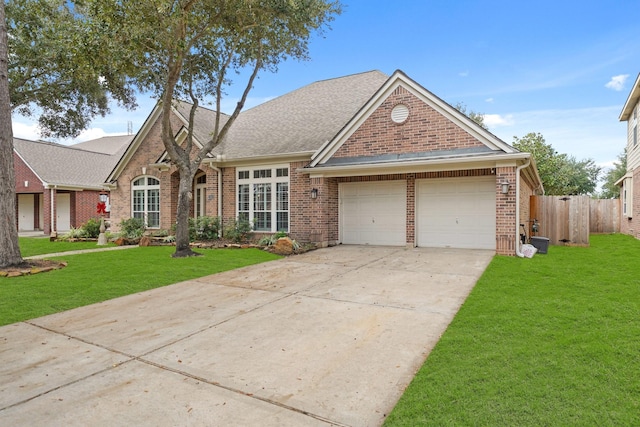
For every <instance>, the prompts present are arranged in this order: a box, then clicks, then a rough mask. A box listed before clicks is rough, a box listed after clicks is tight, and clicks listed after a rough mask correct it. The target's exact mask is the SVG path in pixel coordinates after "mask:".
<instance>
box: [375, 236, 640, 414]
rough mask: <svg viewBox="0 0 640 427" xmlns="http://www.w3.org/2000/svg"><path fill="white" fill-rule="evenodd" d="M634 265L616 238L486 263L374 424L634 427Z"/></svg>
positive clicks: (638, 306)
mask: <svg viewBox="0 0 640 427" xmlns="http://www.w3.org/2000/svg"><path fill="white" fill-rule="evenodd" d="M639 259H640V241H638V240H636V239H634V238H632V237H630V236H625V235H592V236H591V246H590V247H588V248H578V247H557V246H552V247H551V248H549V254H548V255H536V256H535V257H534V258H533V259H518V258H513V257H503V256H496V257H495V258H494V259H493V261H492V262H491V264H490V265H489V267H488V268H487V270H486V271H485V273H484V275H483V276H482V277H481V278H480V280H479V281H478V283H477V284H476V286H475V288H474V289H473V291H472V292H471V294H470V295H469V297H468V298H467V300H466V302H465V303H464V305H463V306H462V308H461V310H460V311H459V313H458V314H457V315H456V317H455V319H454V320H453V322H452V323H451V325H450V326H449V328H448V329H447V331H446V332H445V333H444V335H443V336H442V338H441V339H440V341H439V342H438V344H437V345H436V347H435V348H434V350H433V351H432V352H431V354H430V355H429V357H428V359H427V360H426V362H425V363H424V365H423V366H422V368H421V369H420V371H419V372H418V374H417V375H416V377H415V378H414V380H413V382H412V383H411V385H410V386H409V387H408V388H407V390H406V391H405V393H404V395H403V396H402V398H401V399H400V401H399V403H398V405H397V406H396V408H395V409H394V410H393V411H392V413H391V414H390V415H389V417H388V419H387V421H386V423H385V425H386V426H400V425H401V426H416V425H432V426H454V425H455V426H462V425H464V426H468V425H473V426H556V425H584V426H591V425H601V426H622V425H626V426H627V425H628V426H631V425H640V380H639V378H640V268H639V267H638V265H639V264H638V260H639ZM416 333H419V332H416Z"/></svg>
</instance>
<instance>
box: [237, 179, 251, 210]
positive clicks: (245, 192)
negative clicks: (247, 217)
mask: <svg viewBox="0 0 640 427" xmlns="http://www.w3.org/2000/svg"><path fill="white" fill-rule="evenodd" d="M238 212H247V213H248V212H249V184H242V185H238Z"/></svg>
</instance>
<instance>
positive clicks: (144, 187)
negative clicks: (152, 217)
mask: <svg viewBox="0 0 640 427" xmlns="http://www.w3.org/2000/svg"><path fill="white" fill-rule="evenodd" d="M142 178H144V180H145V183H144V184H143V185H136V181H138V180H140V179H142ZM149 178H151V179H154V180H156V181H158V184H152V185H150V184H149ZM160 189H161V181H160V178H158V177H156V176H153V175H139V176H136V177H135V178H133V179H132V180H131V194H130V196H131V199H130V200H131V218H135V215H136V213H137V212H142V216H143V219H144V225H145V227H147V228H150V229H153V230H157V229H159V228H160V224H161V211H162V207H161V203H160V196H161V191H160ZM150 190H157V191H158V211H157V213H158V226H157V227H151V226H149V213H156V211H150V210H149V209H148V207H149V191H150ZM135 191H144V200H143V205H144V210H142V211H136V210H135V199H134V194H135Z"/></svg>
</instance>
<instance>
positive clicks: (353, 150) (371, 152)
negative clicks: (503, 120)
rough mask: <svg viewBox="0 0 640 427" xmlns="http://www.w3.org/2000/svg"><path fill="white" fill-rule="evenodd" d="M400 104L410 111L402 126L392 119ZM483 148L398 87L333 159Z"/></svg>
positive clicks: (475, 140)
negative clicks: (394, 110)
mask: <svg viewBox="0 0 640 427" xmlns="http://www.w3.org/2000/svg"><path fill="white" fill-rule="evenodd" d="M398 104H404V105H406V106H407V107H408V108H409V117H408V118H407V120H406V121H404V122H403V123H400V124H398V123H394V122H393V121H392V120H391V110H392V109H393V107H395V106H396V105H398ZM480 146H484V145H483V144H482V143H481V142H480V141H478V140H477V139H475V138H474V137H473V136H471V135H470V134H468V133H467V132H465V131H464V130H463V129H461V128H460V127H458V126H457V125H456V124H454V123H452V122H451V121H450V120H449V119H447V118H446V117H444V116H443V115H442V114H440V113H439V112H437V111H436V110H434V109H433V108H431V107H430V106H428V105H426V104H425V103H423V102H422V101H421V100H420V99H418V98H417V97H416V96H414V95H412V94H411V93H410V92H408V91H407V90H406V89H404V88H402V87H399V88H398V89H396V90H395V91H394V92H393V94H391V95H390V96H389V97H388V98H387V99H386V100H385V101H384V102H383V103H382V105H380V106H379V107H378V109H377V110H376V111H374V112H373V113H372V114H371V116H369V117H368V118H367V120H366V121H365V122H364V123H363V124H362V125H361V126H360V127H359V128H358V130H356V131H355V132H354V133H353V135H351V136H350V137H349V139H348V140H347V141H345V143H344V144H343V145H342V146H341V147H340V148H339V149H338V151H337V152H336V153H335V155H334V157H356V156H375V155H381V154H387V153H393V154H396V153H415V152H424V151H437V150H449V149H456V148H468V147H480Z"/></svg>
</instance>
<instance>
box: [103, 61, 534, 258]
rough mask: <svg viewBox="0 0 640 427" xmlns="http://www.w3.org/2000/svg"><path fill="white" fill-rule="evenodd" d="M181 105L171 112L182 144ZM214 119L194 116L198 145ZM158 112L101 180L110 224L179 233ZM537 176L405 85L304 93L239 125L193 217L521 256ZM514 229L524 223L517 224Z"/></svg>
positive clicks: (336, 237) (369, 76) (306, 238)
mask: <svg viewBox="0 0 640 427" xmlns="http://www.w3.org/2000/svg"><path fill="white" fill-rule="evenodd" d="M189 107H190V105H189V104H186V103H180V102H177V103H176V104H175V105H174V106H173V112H174V117H173V129H174V130H177V131H176V132H177V135H178V137H179V138H180V136H181V135H180V134H182V135H184V133H185V132H186V126H187V123H188V121H187V119H186V118H187V117H188V111H189ZM214 115H215V113H214V112H213V111H211V110H208V109H205V108H199V109H198V112H197V114H196V123H195V127H194V130H193V134H194V135H193V136H194V138H195V140H196V141H205V140H206V139H207V137H208V135H210V134H211V130H212V126H213V117H214ZM159 119H160V109H159V107H158V106H156V107H155V108H154V110H153V111H152V112H151V114H150V115H149V117H148V118H147V120H146V122H145V123H144V125H143V126H142V128H141V130H140V131H139V132H138V134H137V135H136V136H135V138H134V139H133V141H132V142H131V145H130V146H129V148H128V149H127V151H126V152H125V153H124V155H123V156H122V159H121V161H120V162H119V163H118V164H117V166H116V167H115V168H114V170H113V171H112V172H111V174H110V175H109V178H108V180H107V184H108V185H109V186H110V190H111V198H112V202H111V203H112V210H111V217H112V224H114V225H116V224H117V223H118V222H119V221H120V220H121V219H124V218H129V217H132V216H137V217H140V218H145V220H146V221H147V225H148V226H149V227H150V228H159V229H169V228H170V227H171V225H172V224H173V223H174V222H175V216H176V214H175V210H176V206H177V185H178V176H177V172H176V168H175V167H174V166H172V165H171V164H170V162H169V160H168V159H167V155H166V153H165V150H164V147H163V145H162V142H161V139H160V134H161V124H160V121H159ZM539 190H540V191H541V190H542V184H541V181H540V178H539V176H538V173H537V170H536V168H535V164H534V163H533V159H532V158H531V155H530V154H529V153H522V152H519V151H518V150H516V149H515V148H513V147H511V146H510V145H508V144H506V143H505V142H503V141H502V140H500V139H499V138H497V137H496V136H495V135H493V134H491V133H490V132H488V131H486V130H485V129H483V128H482V127H480V126H478V125H477V124H476V123H475V122H473V121H472V120H470V119H469V118H468V117H467V116H465V115H464V114H462V113H460V112H459V111H458V110H456V109H455V108H453V107H452V106H450V105H448V104H447V103H445V102H444V101H442V100H441V99H440V98H438V97H437V96H435V95H434V94H432V93H431V92H429V91H428V90H426V89H425V88H423V87H422V86H420V85H419V84H418V83H416V82H415V81H413V80H412V79H410V78H409V77H408V76H407V75H405V74H404V73H403V72H402V71H396V72H395V73H394V74H393V75H392V76H390V77H389V76H387V75H385V74H383V73H381V72H378V71H371V72H365V73H361V74H355V75H350V76H345V77H341V78H335V79H329V80H323V81H318V82H315V83H312V84H310V85H308V86H305V87H302V88H300V89H298V90H295V91H293V92H290V93H288V94H285V95H283V96H281V97H278V98H275V99H273V100H271V101H268V102H266V103H264V104H261V105H259V106H257V107H254V108H251V109H249V110H246V111H244V112H242V113H241V114H240V115H239V117H238V119H237V120H236V122H235V123H234V125H233V126H232V127H231V128H230V131H229V133H228V135H227V137H226V139H225V140H224V141H223V142H222V143H221V144H220V145H219V146H217V147H216V148H214V150H213V151H212V153H211V156H210V157H209V158H207V159H205V160H204V161H203V163H202V166H201V169H200V171H199V173H198V174H197V175H196V177H195V180H194V183H193V193H192V194H193V206H192V215H193V216H199V215H210V216H220V217H221V218H222V219H223V221H224V222H225V223H229V222H230V221H233V220H235V219H238V218H244V219H248V220H249V221H251V222H252V223H253V224H254V230H255V231H256V232H259V233H274V232H277V231H280V230H283V231H286V232H288V233H289V235H290V236H291V237H292V238H294V239H297V240H299V241H303V242H316V243H319V244H321V245H333V244H340V243H343V244H369V245H397V246H410V247H413V246H424V247H455V248H481V249H491V250H495V251H496V252H497V253H499V254H506V255H513V254H516V250H517V249H518V248H517V247H516V242H517V239H518V234H519V232H518V224H519V223H520V222H525V221H527V220H528V219H529V196H530V195H532V194H534V193H535V192H536V191H539ZM516 218H519V220H516Z"/></svg>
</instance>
